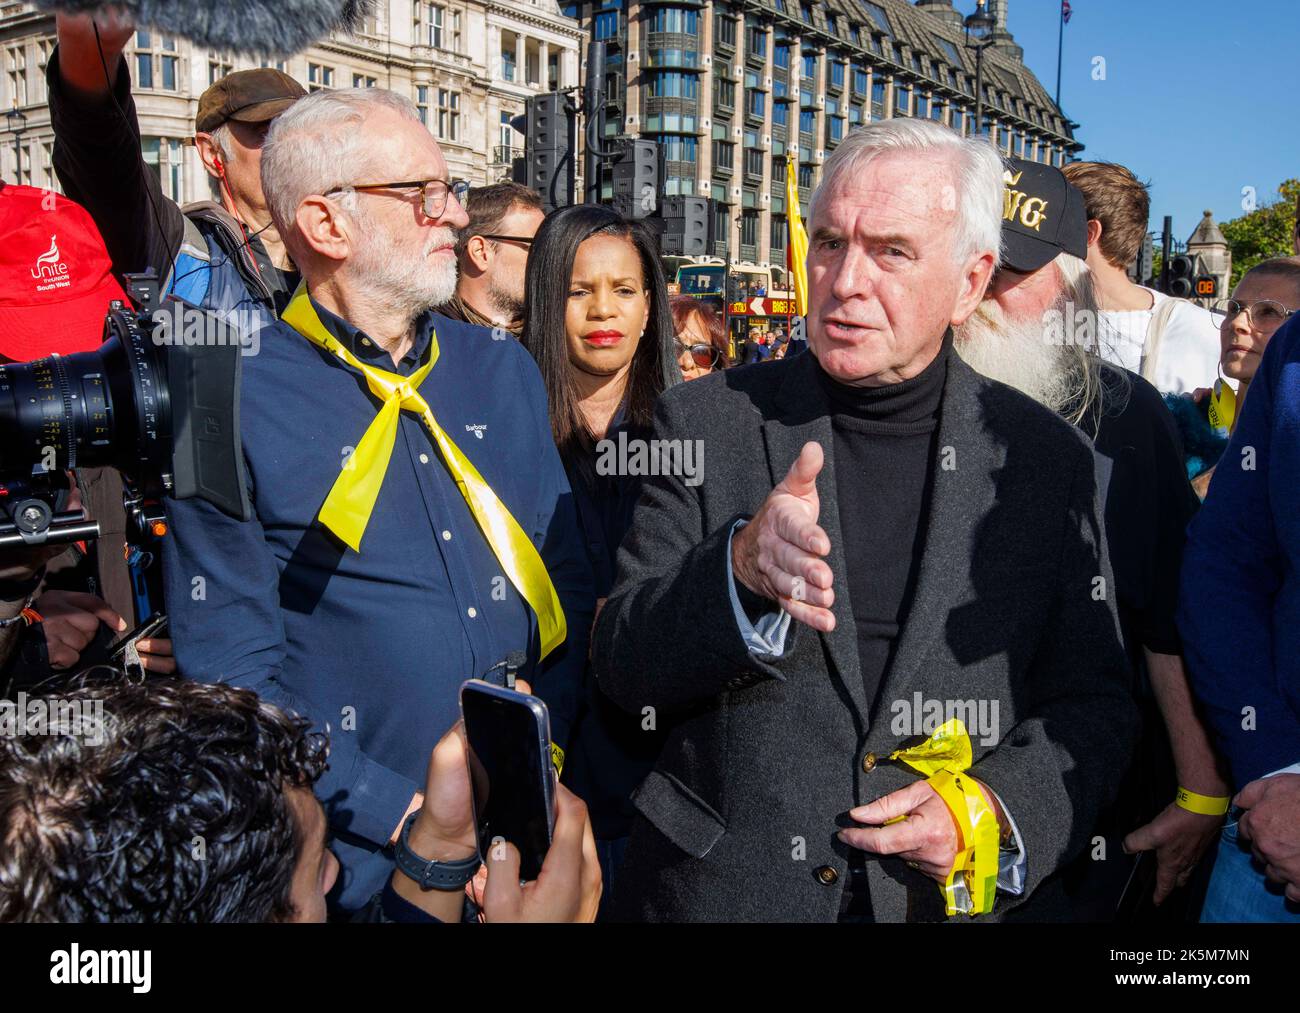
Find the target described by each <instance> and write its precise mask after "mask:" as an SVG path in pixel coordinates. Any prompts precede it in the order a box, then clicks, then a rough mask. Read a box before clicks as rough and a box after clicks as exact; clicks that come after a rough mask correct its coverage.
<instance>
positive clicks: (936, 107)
mask: <svg viewBox="0 0 1300 1013" xmlns="http://www.w3.org/2000/svg"><path fill="white" fill-rule="evenodd" d="M943 108H944V106H943V102H941V101H940V100H939V99H935V100H934V102H933V104H932V105H931V106H930V119H932V120H934V122H935V123H942V122H943Z"/></svg>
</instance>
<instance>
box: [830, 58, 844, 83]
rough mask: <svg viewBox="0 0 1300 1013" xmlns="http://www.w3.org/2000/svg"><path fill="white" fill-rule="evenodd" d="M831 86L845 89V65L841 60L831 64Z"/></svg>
mask: <svg viewBox="0 0 1300 1013" xmlns="http://www.w3.org/2000/svg"><path fill="white" fill-rule="evenodd" d="M831 85H832V87H835V88H843V87H844V64H842V63H840V61H839V60H836V61H835V62H834V63H832V64H831Z"/></svg>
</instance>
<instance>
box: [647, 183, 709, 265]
mask: <svg viewBox="0 0 1300 1013" xmlns="http://www.w3.org/2000/svg"><path fill="white" fill-rule="evenodd" d="M663 220H664V231H663V236H662V237H661V238H660V245H661V247H662V250H663V252H664V253H666V254H675V255H678V256H683V257H702V256H704V255H705V254H707V253H708V252H709V248H710V243H709V239H710V236H709V232H710V229H709V226H710V225H711V224H712V222H713V213H712V209H711V208H710V206H709V200H708V199H707V198H705V197H665V198H664V205H663Z"/></svg>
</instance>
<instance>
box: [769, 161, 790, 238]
mask: <svg viewBox="0 0 1300 1013" xmlns="http://www.w3.org/2000/svg"><path fill="white" fill-rule="evenodd" d="M774 175H775V173H774ZM785 228H786V221H785V219H784V218H779V217H777V216H776V215H773V216H772V225H771V229H770V239H771V246H772V249H774V250H784V249H785Z"/></svg>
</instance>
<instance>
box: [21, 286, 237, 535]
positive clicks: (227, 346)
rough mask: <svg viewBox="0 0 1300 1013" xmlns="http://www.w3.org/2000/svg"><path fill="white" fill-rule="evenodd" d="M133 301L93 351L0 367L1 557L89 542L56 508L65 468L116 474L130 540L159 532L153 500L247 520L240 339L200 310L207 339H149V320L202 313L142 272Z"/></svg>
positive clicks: (116, 312)
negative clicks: (194, 504)
mask: <svg viewBox="0 0 1300 1013" xmlns="http://www.w3.org/2000/svg"><path fill="white" fill-rule="evenodd" d="M127 282H128V292H129V293H130V296H131V299H132V301H133V302H134V304H135V305H134V306H128V305H125V304H123V303H120V302H116V301H115V302H114V303H112V305H111V307H110V309H109V313H108V316H107V318H106V319H105V321H104V343H103V344H102V345H101V346H100V347H99V348H97V349H96V350H95V351H93V352H78V353H77V354H75V355H66V356H61V355H51V356H48V357H46V358H43V359H36V360H33V361H32V362H21V363H7V364H5V365H0V550H3V549H11V548H20V547H23V546H39V545H45V544H60V543H68V542H74V541H79V540H83V539H87V538H94V537H97V536H98V534H99V525H98V523H97V522H95V521H91V520H87V519H86V517H85V515H84V513H83V512H82V511H79V510H66V509H64V503H65V499H66V492H67V489H68V481H67V475H66V472H67V471H68V470H70V469H73V468H79V467H82V468H96V467H109V468H116V469H117V470H118V471H120V472H121V473H122V479H123V484H124V487H125V493H124V500H125V507H126V514H127V523H128V532H127V534H128V539H129V540H131V541H133V542H140V541H144V540H145V539H146V538H147V537H149V536H150V535H157V534H159V533H160V532H162V531H164V530H165V521H164V515H163V510H162V506H161V497H162V496H164V495H166V496H171V497H174V498H175V499H189V498H192V497H199V498H200V499H204V500H207V501H208V502H209V503H211V504H212V505H213V506H215V507H217V508H218V509H220V510H222V511H223V512H225V513H227V514H229V515H230V516H232V517H236V518H238V519H240V520H247V519H248V518H249V517H250V516H251V509H250V506H249V501H248V490H247V482H246V477H245V474H244V459H243V453H242V450H241V448H240V442H239V376H240V348H241V345H240V337H239V335H238V334H237V333H236V332H235V331H234V330H233V329H232V328H229V327H227V326H226V325H224V324H222V323H221V321H219V320H217V319H216V318H214V317H211V315H210V314H207V316H208V317H209V318H210V319H208V320H207V324H208V326H207V328H206V329H205V333H207V334H209V335H216V336H217V340H208V341H205V342H203V343H199V344H185V343H183V342H180V341H173V340H165V339H164V337H163V336H161V335H160V334H158V333H157V331H158V320H159V314H158V312H157V311H159V310H160V309H161V311H162V312H163V313H164V314H165V313H175V312H176V311H177V310H178V309H183V311H184V312H185V313H202V312H203V311H201V310H199V309H197V308H195V307H193V306H189V305H188V304H183V303H181V301H180V300H178V299H176V298H175V297H174V296H168V297H167V299H166V300H164V301H163V302H162V303H161V304H160V302H159V292H158V283H157V279H156V278H155V277H154V276H153V275H152V274H147V275H128V276H127Z"/></svg>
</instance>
